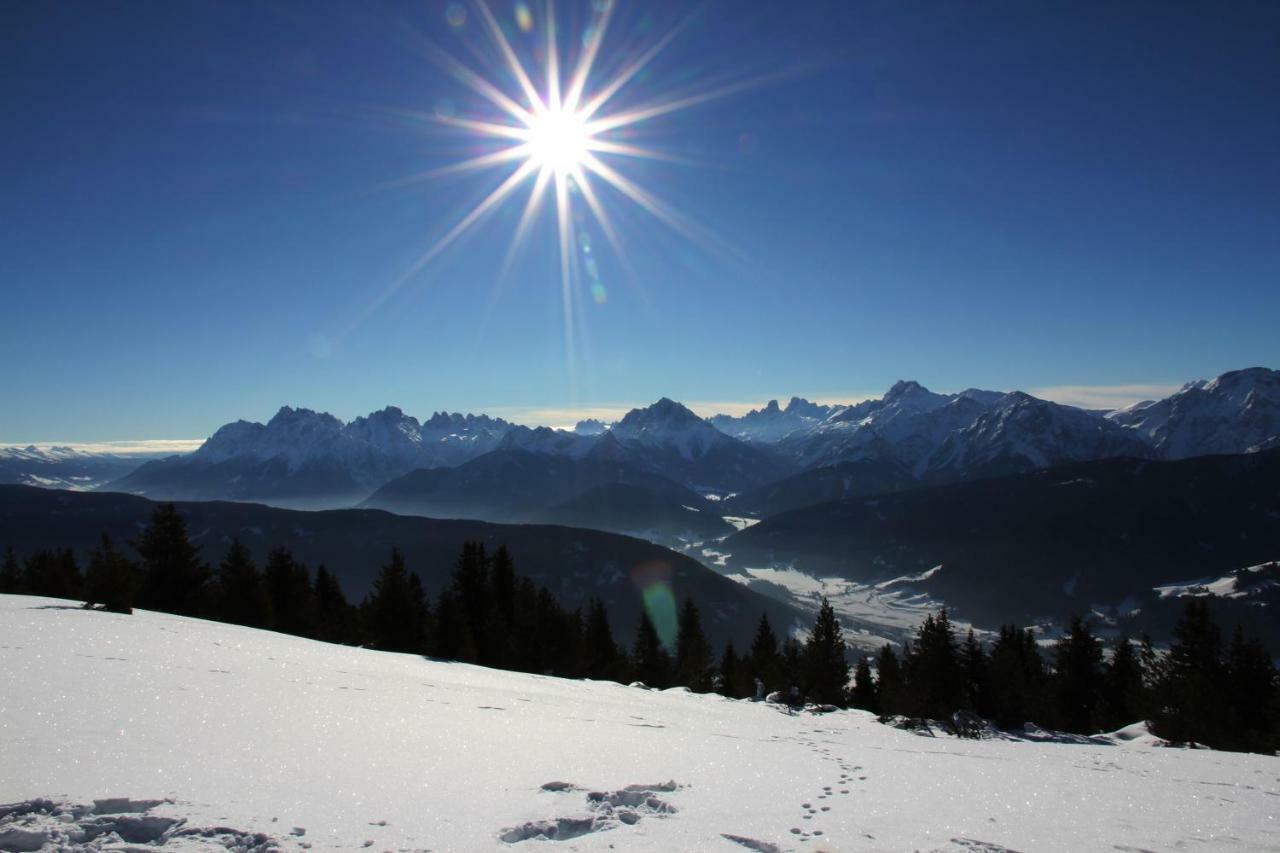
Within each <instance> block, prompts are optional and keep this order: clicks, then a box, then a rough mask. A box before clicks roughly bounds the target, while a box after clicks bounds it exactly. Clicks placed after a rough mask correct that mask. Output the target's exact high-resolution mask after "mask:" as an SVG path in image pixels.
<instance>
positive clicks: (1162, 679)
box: [1152, 598, 1231, 746]
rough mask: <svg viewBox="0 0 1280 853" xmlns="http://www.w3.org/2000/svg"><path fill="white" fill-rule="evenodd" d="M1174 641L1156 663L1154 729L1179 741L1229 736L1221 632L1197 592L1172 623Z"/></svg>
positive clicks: (1217, 739)
mask: <svg viewBox="0 0 1280 853" xmlns="http://www.w3.org/2000/svg"><path fill="white" fill-rule="evenodd" d="M1173 637H1174V640H1173V643H1172V645H1171V646H1170V647H1169V653H1168V655H1166V656H1165V658H1164V660H1163V661H1162V662H1161V665H1160V676H1159V684H1158V686H1157V688H1156V693H1157V702H1158V706H1157V710H1156V713H1155V714H1154V719H1153V720H1152V722H1153V723H1154V731H1155V733H1156V734H1157V735H1159V736H1160V737H1162V738H1165V739H1166V740H1171V741H1174V742H1178V743H1186V742H1191V741H1197V742H1200V743H1204V744H1208V745H1210V746H1213V745H1215V744H1220V743H1222V742H1223V741H1224V740H1226V739H1227V738H1229V737H1230V732H1229V730H1228V729H1229V726H1230V717H1231V714H1230V709H1229V708H1228V707H1227V703H1225V702H1223V701H1222V696H1223V694H1224V693H1225V692H1226V689H1227V678H1226V675H1227V673H1226V666H1225V665H1224V663H1223V660H1222V636H1221V634H1220V632H1219V630H1218V626H1217V624H1215V623H1214V621H1213V617H1212V615H1211V614H1210V612H1209V604H1208V602H1207V601H1206V600H1204V599H1202V598H1190V599H1188V600H1187V606H1186V610H1185V611H1183V614H1182V618H1181V619H1179V620H1178V623H1177V625H1175V626H1174V629H1173Z"/></svg>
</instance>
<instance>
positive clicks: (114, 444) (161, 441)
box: [0, 438, 204, 456]
mask: <svg viewBox="0 0 1280 853" xmlns="http://www.w3.org/2000/svg"><path fill="white" fill-rule="evenodd" d="M202 444H204V439H203V438H149V439H140V440H137V441H88V442H84V441H29V442H25V443H13V442H10V443H6V444H0V448H6V447H16V448H25V447H36V448H38V449H40V450H49V449H50V448H53V447H69V448H71V449H72V450H77V451H79V452H81V453H110V454H114V455H116V456H168V455H170V454H174V453H190V452H191V451H193V450H195V449H196V448H198V447H199V446H200V445H202Z"/></svg>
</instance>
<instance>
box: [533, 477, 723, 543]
mask: <svg viewBox="0 0 1280 853" xmlns="http://www.w3.org/2000/svg"><path fill="white" fill-rule="evenodd" d="M687 494H688V497H687V498H686V499H685V502H683V503H682V502H680V500H678V499H675V498H673V497H671V496H669V495H660V494H658V493H657V492H655V491H653V490H652V489H648V488H645V487H644V486H637V485H632V484H630V483H603V484H601V485H599V486H594V487H592V488H590V489H588V490H586V491H584V492H582V493H581V494H578V495H575V496H573V497H571V498H569V499H568V500H566V501H563V502H562V503H559V504H556V505H555V506H552V507H549V508H547V509H545V510H543V511H541V512H536V513H534V514H533V517H532V518H531V520H532V521H537V522H540V523H543V524H565V525H568V526H570V527H589V528H591V529H593V530H609V531H613V532H615V533H625V534H627V535H630V536H640V537H642V538H645V539H652V540H654V541H657V542H662V543H664V544H668V545H673V546H674V545H677V544H680V543H682V542H683V543H689V542H705V541H707V540H710V539H719V538H721V537H723V536H727V535H729V534H730V533H732V532H733V531H734V529H735V528H734V527H733V525H731V524H729V522H727V521H725V520H724V519H723V518H721V517H720V515H719V514H718V509H719V507H718V506H717V504H716V503H715V502H713V501H708V500H704V499H703V498H701V497H699V496H698V495H697V494H695V493H693V492H688V493H687Z"/></svg>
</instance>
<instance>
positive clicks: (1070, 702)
mask: <svg viewBox="0 0 1280 853" xmlns="http://www.w3.org/2000/svg"><path fill="white" fill-rule="evenodd" d="M1102 676H1103V663H1102V644H1101V643H1099V642H1098V639H1097V638H1096V637H1094V636H1093V632H1092V631H1090V630H1089V625H1088V623H1086V622H1085V621H1084V620H1083V619H1081V618H1080V617H1079V616H1073V617H1072V618H1071V622H1070V625H1069V626H1068V628H1067V632H1066V634H1064V635H1063V636H1062V638H1061V639H1059V640H1058V643H1057V645H1056V646H1055V647H1054V655H1053V679H1052V692H1053V698H1054V704H1055V707H1054V715H1053V716H1054V720H1055V722H1056V725H1057V727H1058V728H1060V729H1062V730H1063V731H1068V732H1076V733H1077V734H1090V733H1092V732H1093V731H1095V730H1096V726H1095V723H1096V722H1097V721H1096V719H1095V717H1096V713H1097V706H1098V702H1099V700H1100V698H1101V694H1102Z"/></svg>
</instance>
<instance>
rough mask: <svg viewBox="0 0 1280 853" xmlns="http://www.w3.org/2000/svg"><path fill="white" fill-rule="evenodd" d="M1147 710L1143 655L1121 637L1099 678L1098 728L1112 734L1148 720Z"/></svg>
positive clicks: (1149, 704)
mask: <svg viewBox="0 0 1280 853" xmlns="http://www.w3.org/2000/svg"><path fill="white" fill-rule="evenodd" d="M1150 708H1151V703H1150V700H1149V698H1148V695H1147V675H1146V672H1145V671H1144V667H1143V661H1142V655H1141V654H1140V653H1139V651H1138V650H1137V649H1135V648H1134V644H1133V643H1132V642H1131V641H1130V640H1129V638H1128V637H1121V638H1120V639H1119V640H1118V641H1117V642H1116V646H1115V650H1114V651H1113V652H1112V654H1111V661H1110V662H1109V663H1108V664H1107V666H1106V669H1105V671H1104V672H1103V675H1102V701H1101V704H1100V706H1099V716H1100V720H1099V722H1100V725H1101V726H1102V728H1103V729H1105V730H1108V731H1113V730H1115V729H1118V728H1121V727H1122V726H1127V725H1129V724H1130V723H1136V722H1140V721H1142V720H1145V719H1146V718H1147V715H1148V714H1149V713H1150Z"/></svg>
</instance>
